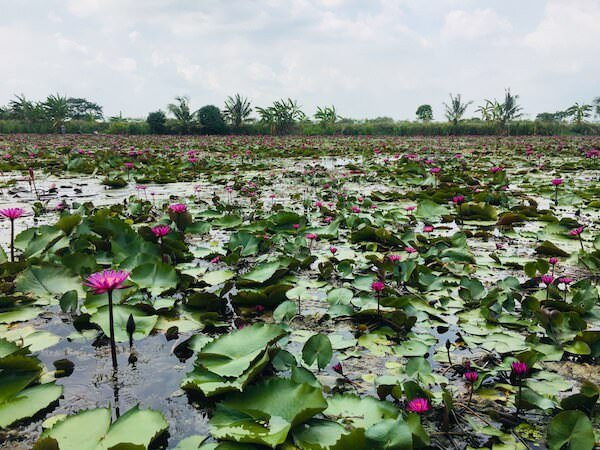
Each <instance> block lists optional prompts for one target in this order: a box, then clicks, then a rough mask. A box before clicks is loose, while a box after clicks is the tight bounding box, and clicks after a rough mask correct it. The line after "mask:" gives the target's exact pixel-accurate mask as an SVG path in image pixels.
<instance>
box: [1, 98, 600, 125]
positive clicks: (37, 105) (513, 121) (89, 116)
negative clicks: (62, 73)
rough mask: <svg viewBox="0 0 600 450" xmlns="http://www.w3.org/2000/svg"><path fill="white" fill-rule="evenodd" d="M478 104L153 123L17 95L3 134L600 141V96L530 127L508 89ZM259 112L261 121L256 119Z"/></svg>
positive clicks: (276, 108) (177, 108)
mask: <svg viewBox="0 0 600 450" xmlns="http://www.w3.org/2000/svg"><path fill="white" fill-rule="evenodd" d="M472 103H473V102H472V101H468V100H464V99H463V97H462V95H461V94H456V95H453V94H450V97H449V102H448V103H444V111H443V115H444V117H445V118H446V119H447V122H435V121H434V111H433V108H432V107H431V105H429V104H423V105H420V106H419V107H418V108H417V110H416V113H415V116H416V121H414V122H411V121H395V120H394V119H392V118H390V117H377V118H374V119H363V120H356V119H350V118H344V117H341V116H340V115H338V113H337V111H336V109H335V106H333V105H331V106H319V107H317V110H316V112H314V114H313V115H312V116H310V115H309V114H307V113H305V112H304V111H303V109H302V106H301V105H299V104H298V102H297V101H296V100H293V99H291V98H287V99H280V100H276V101H274V102H273V103H272V104H271V105H269V106H264V107H259V106H253V105H252V103H251V101H250V100H249V99H248V98H246V97H244V96H242V95H240V94H235V95H234V96H229V97H227V99H226V100H225V102H224V105H223V108H222V109H221V108H219V107H218V106H215V105H205V106H203V107H201V108H199V109H197V110H195V109H194V108H193V107H192V106H191V101H190V98H189V97H187V96H178V97H175V99H174V101H173V102H172V103H169V104H168V105H166V108H165V111H163V110H157V111H154V112H150V113H149V114H148V116H147V117H146V119H145V120H144V119H131V118H124V117H122V116H121V115H119V116H114V117H105V116H104V114H103V111H102V107H101V106H100V105H98V104H96V103H94V102H92V101H89V100H87V99H84V98H73V97H67V96H63V95H61V94H51V95H49V96H48V97H47V98H46V99H45V100H42V101H33V100H29V99H27V98H26V97H25V96H24V95H22V94H21V95H16V96H15V98H14V99H13V100H11V101H10V102H9V103H8V105H6V106H4V107H0V133H52V132H66V133H93V132H98V133H109V134H228V133H233V134H250V135H256V134H272V135H282V134H303V135H319V134H323V135H333V134H342V135H395V136H414V135H425V136H435V135H453V134H454V135H534V134H539V135H559V134H595V135H597V134H600V124H599V123H598V122H590V121H589V120H590V119H591V118H592V117H600V97H596V98H595V99H594V100H593V101H592V102H591V103H590V104H586V103H578V102H576V103H575V104H573V105H572V106H571V107H569V108H567V109H565V110H564V111H556V112H543V113H540V114H538V115H537V116H536V118H535V120H523V119H522V111H523V108H522V107H521V105H520V104H519V96H518V95H515V94H513V93H511V91H510V89H506V91H505V93H504V98H503V99H502V101H499V100H497V99H495V98H494V99H486V100H485V101H484V103H483V104H482V105H479V106H478V107H477V108H476V109H475V110H474V112H475V113H476V114H477V115H478V116H477V117H470V118H467V114H468V109H469V107H470V105H471V104H472ZM253 113H255V114H256V116H254V117H253V116H252V114H253Z"/></svg>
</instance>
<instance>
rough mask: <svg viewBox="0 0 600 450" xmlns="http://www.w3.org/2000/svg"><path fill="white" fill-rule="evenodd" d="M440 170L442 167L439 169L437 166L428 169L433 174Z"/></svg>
mask: <svg viewBox="0 0 600 450" xmlns="http://www.w3.org/2000/svg"><path fill="white" fill-rule="evenodd" d="M441 171H442V169H440V168H439V167H432V168H431V169H429V172H431V173H432V174H434V175H436V174H438V173H440V172H441Z"/></svg>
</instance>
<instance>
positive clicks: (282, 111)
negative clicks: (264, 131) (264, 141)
mask: <svg viewBox="0 0 600 450" xmlns="http://www.w3.org/2000/svg"><path fill="white" fill-rule="evenodd" d="M256 111H258V114H259V115H260V121H261V122H262V123H265V124H268V125H269V129H270V131H271V134H273V133H274V132H275V131H277V132H278V133H288V132H289V131H291V129H292V127H293V126H294V123H296V121H299V120H305V119H306V114H304V113H303V112H302V110H301V109H300V106H298V102H296V101H295V100H292V99H291V98H288V99H287V100H286V99H281V100H276V101H274V102H273V105H272V106H269V107H266V108H260V107H257V108H256Z"/></svg>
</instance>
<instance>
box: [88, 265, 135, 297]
mask: <svg viewBox="0 0 600 450" xmlns="http://www.w3.org/2000/svg"><path fill="white" fill-rule="evenodd" d="M127 277H129V272H127V271H125V270H103V271H101V272H96V273H93V274H91V275H90V276H89V277H87V280H86V282H85V283H84V284H85V285H86V286H88V287H90V288H92V291H94V294H96V295H98V294H103V293H105V292H108V291H113V290H115V289H123V288H124V287H125V286H123V283H124V282H125V280H126V279H127Z"/></svg>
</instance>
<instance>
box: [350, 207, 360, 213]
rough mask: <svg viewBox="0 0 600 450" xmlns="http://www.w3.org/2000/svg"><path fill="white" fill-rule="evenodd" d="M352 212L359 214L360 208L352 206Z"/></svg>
mask: <svg viewBox="0 0 600 450" xmlns="http://www.w3.org/2000/svg"><path fill="white" fill-rule="evenodd" d="M352 212H353V213H359V212H360V207H358V206H353V207H352Z"/></svg>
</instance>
